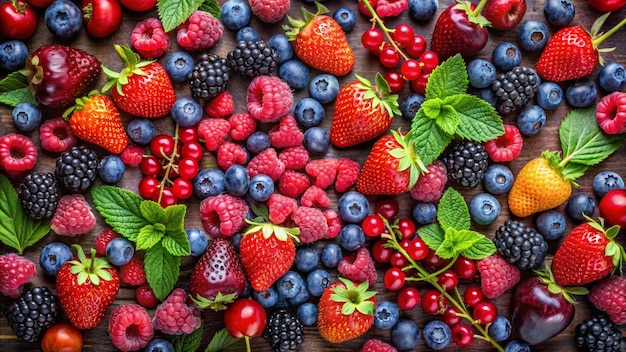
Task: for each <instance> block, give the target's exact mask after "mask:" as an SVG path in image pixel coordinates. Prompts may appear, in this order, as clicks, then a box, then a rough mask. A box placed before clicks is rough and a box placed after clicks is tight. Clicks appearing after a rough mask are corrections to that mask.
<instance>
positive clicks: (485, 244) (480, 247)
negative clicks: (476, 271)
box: [461, 236, 496, 260]
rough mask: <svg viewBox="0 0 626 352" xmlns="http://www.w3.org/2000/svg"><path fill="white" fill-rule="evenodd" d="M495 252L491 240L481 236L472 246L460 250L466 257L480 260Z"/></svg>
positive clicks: (494, 246)
mask: <svg viewBox="0 0 626 352" xmlns="http://www.w3.org/2000/svg"><path fill="white" fill-rule="evenodd" d="M495 252H496V245H495V244H494V243H493V241H492V240H490V239H489V238H487V237H485V236H483V237H482V238H480V239H479V240H478V241H476V242H475V243H474V245H473V246H471V247H470V248H467V249H465V250H463V251H461V255H462V256H464V257H465V258H467V259H472V260H480V259H483V258H487V257H488V256H490V255H492V254H493V253H495Z"/></svg>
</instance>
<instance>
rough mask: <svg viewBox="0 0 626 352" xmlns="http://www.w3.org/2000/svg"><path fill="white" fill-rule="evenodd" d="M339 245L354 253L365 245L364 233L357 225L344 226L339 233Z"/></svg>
mask: <svg viewBox="0 0 626 352" xmlns="http://www.w3.org/2000/svg"><path fill="white" fill-rule="evenodd" d="M339 243H340V244H341V247H343V249H345V250H347V251H355V250H357V249H359V247H361V246H363V244H365V233H364V232H363V229H362V228H361V226H359V225H357V224H346V225H345V226H344V227H342V228H341V231H339Z"/></svg>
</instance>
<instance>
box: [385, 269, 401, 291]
mask: <svg viewBox="0 0 626 352" xmlns="http://www.w3.org/2000/svg"><path fill="white" fill-rule="evenodd" d="M405 280H406V275H405V274H404V271H402V269H400V268H396V267H391V268H389V269H387V272H385V277H384V279H383V281H384V282H385V287H386V288H387V289H388V290H389V291H398V290H399V289H401V288H402V286H404V282H405Z"/></svg>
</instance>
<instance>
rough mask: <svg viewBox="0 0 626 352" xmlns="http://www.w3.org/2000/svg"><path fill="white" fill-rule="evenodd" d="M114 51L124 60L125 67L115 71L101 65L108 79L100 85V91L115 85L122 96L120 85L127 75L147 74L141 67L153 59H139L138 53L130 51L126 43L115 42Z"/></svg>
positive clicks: (125, 82) (124, 82)
mask: <svg viewBox="0 0 626 352" xmlns="http://www.w3.org/2000/svg"><path fill="white" fill-rule="evenodd" d="M115 51H116V52H117V54H118V55H119V57H120V59H122V62H124V65H125V67H124V69H123V70H122V71H121V72H115V71H113V70H111V69H109V68H107V67H105V66H104V65H102V71H104V73H105V74H106V76H107V79H108V82H107V83H106V84H105V85H104V87H102V92H103V93H104V92H106V91H108V90H109V89H111V88H113V86H115V89H116V90H117V92H118V93H119V94H120V95H122V96H123V95H124V92H122V86H124V85H125V84H127V83H128V77H129V76H132V75H140V76H145V75H147V73H146V72H145V71H144V70H142V68H143V67H146V66H148V65H150V64H151V63H153V62H154V60H149V61H141V57H140V56H139V54H137V53H135V52H134V51H132V50H131V48H129V47H128V45H119V44H115Z"/></svg>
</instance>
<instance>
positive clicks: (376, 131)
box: [330, 73, 400, 148]
mask: <svg viewBox="0 0 626 352" xmlns="http://www.w3.org/2000/svg"><path fill="white" fill-rule="evenodd" d="M356 77H357V80H356V81H352V82H350V83H348V84H347V85H345V86H343V88H341V90H340V91H339V94H338V95H337V100H336V101H335V111H334V117H333V121H332V125H331V127H330V141H331V142H332V143H333V145H334V146H335V147H339V148H345V147H351V146H354V145H357V144H360V143H363V142H367V141H369V140H372V139H374V138H376V137H378V136H380V135H381V134H383V133H385V132H386V131H387V130H388V129H389V126H391V119H392V118H393V116H394V115H400V110H399V108H398V95H397V94H391V89H390V88H389V84H388V83H387V81H386V80H385V79H384V78H383V76H382V75H381V74H380V73H377V74H376V79H375V83H376V84H375V85H372V82H370V81H369V80H367V79H365V78H363V77H360V76H358V75H357V76H356Z"/></svg>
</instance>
